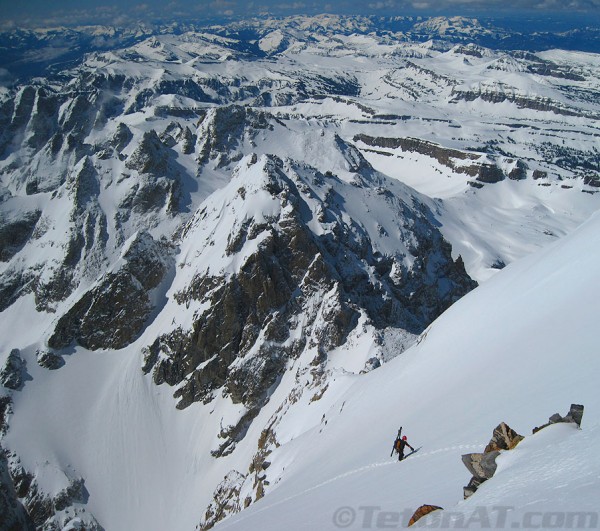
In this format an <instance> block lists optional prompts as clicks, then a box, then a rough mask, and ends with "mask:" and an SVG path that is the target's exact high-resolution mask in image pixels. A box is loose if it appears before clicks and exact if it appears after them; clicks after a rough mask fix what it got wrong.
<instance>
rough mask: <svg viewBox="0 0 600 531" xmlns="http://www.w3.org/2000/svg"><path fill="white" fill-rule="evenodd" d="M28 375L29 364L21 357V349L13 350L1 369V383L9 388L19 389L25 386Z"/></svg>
mask: <svg viewBox="0 0 600 531" xmlns="http://www.w3.org/2000/svg"><path fill="white" fill-rule="evenodd" d="M28 377H29V375H28V374H27V365H26V363H25V361H24V360H23V359H22V358H21V353H20V352H19V349H16V348H15V349H13V350H11V351H10V354H9V355H8V358H6V362H5V363H4V366H3V367H2V371H0V383H1V384H2V385H3V386H4V387H6V388H7V389H12V390H18V389H21V388H22V387H23V384H24V383H25V380H26V379H28ZM29 379H30V378H29Z"/></svg>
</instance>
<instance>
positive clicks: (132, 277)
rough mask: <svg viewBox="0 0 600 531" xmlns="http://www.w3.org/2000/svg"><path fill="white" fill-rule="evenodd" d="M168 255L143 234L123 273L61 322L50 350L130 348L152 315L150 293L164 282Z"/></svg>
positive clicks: (103, 283)
mask: <svg viewBox="0 0 600 531" xmlns="http://www.w3.org/2000/svg"><path fill="white" fill-rule="evenodd" d="M167 254H168V252H167V250H166V248H165V247H164V246H163V245H162V244H161V243H158V242H155V241H154V239H153V238H152V237H151V236H150V235H149V234H148V233H140V234H139V235H138V236H137V237H136V238H135V239H134V241H133V242H132V243H131V245H130V246H129V248H128V249H127V251H126V252H125V253H124V254H123V258H124V260H125V264H124V265H123V266H122V267H121V269H119V270H117V271H116V272H113V273H108V274H106V275H105V276H104V278H103V279H102V281H101V282H100V283H99V284H98V285H97V286H95V287H94V288H92V289H91V290H90V291H88V292H87V293H85V294H84V295H83V296H82V297H81V298H80V299H79V300H78V301H77V302H76V303H75V304H74V305H73V307H72V308H71V309H70V310H69V311H68V312H67V313H65V314H64V315H63V316H62V317H61V318H60V319H59V320H58V322H57V324H56V327H55V329H54V333H53V334H52V336H51V337H50V339H49V340H48V346H49V347H50V348H54V349H60V348H64V347H66V346H68V345H70V344H71V342H73V341H77V343H79V344H80V345H81V346H83V347H86V348H89V349H91V350H96V349H100V348H111V349H119V348H123V347H125V346H127V345H129V344H130V343H131V342H132V341H134V340H135V338H136V337H137V336H138V335H139V333H140V332H141V331H142V329H143V326H144V324H145V322H146V319H147V318H148V316H149V314H150V312H151V311H152V308H153V307H152V304H151V302H150V298H149V295H148V292H149V291H150V290H152V289H154V288H155V287H157V286H158V284H159V283H160V282H161V281H162V279H163V277H164V275H165V273H166V271H167V269H168V260H167V258H166V256H167Z"/></svg>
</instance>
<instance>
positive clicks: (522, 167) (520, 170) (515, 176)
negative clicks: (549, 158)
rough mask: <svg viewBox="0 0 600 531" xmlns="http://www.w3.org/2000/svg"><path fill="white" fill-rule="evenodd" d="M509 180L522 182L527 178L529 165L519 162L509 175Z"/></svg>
mask: <svg viewBox="0 0 600 531" xmlns="http://www.w3.org/2000/svg"><path fill="white" fill-rule="evenodd" d="M508 178H509V179H512V180H513V181H522V180H523V179H526V178H527V164H525V163H524V162H523V161H521V160H519V161H517V164H516V165H515V167H514V168H513V169H512V170H510V172H509V173H508Z"/></svg>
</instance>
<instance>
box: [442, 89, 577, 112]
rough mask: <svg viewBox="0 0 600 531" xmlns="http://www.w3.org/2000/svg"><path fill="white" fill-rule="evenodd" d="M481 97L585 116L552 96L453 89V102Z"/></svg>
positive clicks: (535, 109)
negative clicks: (530, 96) (533, 96)
mask: <svg viewBox="0 0 600 531" xmlns="http://www.w3.org/2000/svg"><path fill="white" fill-rule="evenodd" d="M476 99H481V100H482V101H487V102H489V103H502V102H504V101H508V102H510V103H514V104H515V105H516V106H517V107H519V108H520V109H531V110H534V111H542V112H552V113H554V114H558V115H562V116H584V115H583V114H582V113H581V112H580V111H578V110H575V109H572V108H569V107H567V106H565V105H563V104H561V103H559V102H558V101H555V100H552V99H550V98H542V97H537V98H528V97H526V96H520V95H518V94H513V93H512V92H511V91H506V92H503V91H485V90H480V91H462V90H456V89H453V99H452V100H451V102H457V101H461V100H464V101H475V100H476Z"/></svg>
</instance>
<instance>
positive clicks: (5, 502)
mask: <svg viewBox="0 0 600 531" xmlns="http://www.w3.org/2000/svg"><path fill="white" fill-rule="evenodd" d="M0 529H3V530H5V531H34V530H35V529H36V527H35V525H34V523H33V521H32V519H31V517H30V516H29V514H28V513H27V511H26V510H25V507H23V504H22V503H21V501H20V500H19V495H18V493H17V492H16V490H15V487H14V485H13V482H12V480H11V477H10V475H9V472H8V461H7V459H6V455H5V453H4V450H3V449H2V447H0Z"/></svg>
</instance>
